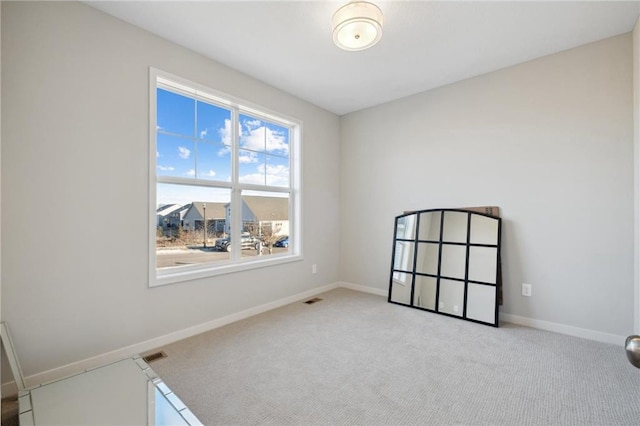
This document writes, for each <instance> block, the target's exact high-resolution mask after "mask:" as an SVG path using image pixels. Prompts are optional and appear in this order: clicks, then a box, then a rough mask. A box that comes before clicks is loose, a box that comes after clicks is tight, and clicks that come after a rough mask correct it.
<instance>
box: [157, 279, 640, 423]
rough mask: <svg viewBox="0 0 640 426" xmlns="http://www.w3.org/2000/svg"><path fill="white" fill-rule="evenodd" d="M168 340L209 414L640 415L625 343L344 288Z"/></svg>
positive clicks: (311, 418)
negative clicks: (422, 307) (455, 313)
mask: <svg viewBox="0 0 640 426" xmlns="http://www.w3.org/2000/svg"><path fill="white" fill-rule="evenodd" d="M319 297H321V298H322V299H324V300H323V301H321V302H318V303H315V304H312V305H307V304H304V303H302V302H299V303H295V304H292V305H288V306H285V307H283V308H280V309H276V310H273V311H270V312H267V313H264V314H261V315H258V316H255V317H252V318H249V319H246V320H243V321H239V322H237V323H233V324H230V325H228V326H225V327H222V328H219V329H216V330H213V331H210V332H208V333H204V334H201V335H198V336H194V337H192V338H190V339H186V340H184V341H181V342H178V343H175V344H172V345H169V346H165V347H163V348H161V349H162V350H163V351H165V352H166V353H167V355H168V357H167V358H165V359H160V360H158V361H155V362H153V364H152V365H151V366H152V367H153V369H154V370H155V371H156V372H157V373H158V374H159V375H160V376H161V377H162V378H163V380H164V381H165V382H166V383H167V385H168V386H169V387H171V389H172V390H173V391H174V392H175V393H176V394H177V395H178V396H179V397H180V398H181V399H182V400H183V401H184V402H185V403H186V404H187V405H188V406H189V407H190V408H191V410H192V411H193V412H194V414H196V416H198V417H199V418H200V420H201V421H202V422H203V423H204V424H206V425H216V424H218V425H257V424H278V425H289V424H299V425H312V424H332V425H334V424H335V425H340V424H344V425H391V424H434V425H449V424H468V425H477V424H491V425H528V424H530V425H584V424H598V425H625V424H626V425H638V424H640V370H638V369H636V368H634V367H633V366H631V364H629V362H628V361H627V360H626V358H625V353H624V349H623V343H624V342H621V343H620V345H619V346H615V345H607V344H602V343H597V342H593V341H589V340H584V339H579V338H573V337H569V336H565V335H561V334H556V333H551V332H545V331H541V330H535V329H531V328H526V327H519V326H515V325H511V324H504V325H503V326H501V327H500V328H498V329H496V328H492V327H487V326H483V325H478V324H474V323H469V322H466V321H461V320H457V319H453V318H447V317H444V316H440V315H436V314H431V313H427V312H423V311H418V310H414V309H410V308H406V307H402V306H397V305H392V304H388V303H386V300H385V299H384V298H382V297H379V296H373V295H369V294H364V293H359V292H354V291H350V290H346V289H337V290H333V291H330V292H327V293H324V294H322V295H320V296H319Z"/></svg>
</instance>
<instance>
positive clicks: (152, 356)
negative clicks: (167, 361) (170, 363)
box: [142, 351, 167, 364]
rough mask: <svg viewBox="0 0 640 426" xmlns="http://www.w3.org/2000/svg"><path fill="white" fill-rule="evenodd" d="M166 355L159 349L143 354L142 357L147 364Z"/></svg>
mask: <svg viewBox="0 0 640 426" xmlns="http://www.w3.org/2000/svg"><path fill="white" fill-rule="evenodd" d="M166 357H167V354H166V353H164V352H162V351H160V352H155V353H152V354H149V355H146V356H143V357H142V359H143V360H144V361H145V362H146V363H147V364H148V363H150V362H153V361H155V360H158V359H160V358H166Z"/></svg>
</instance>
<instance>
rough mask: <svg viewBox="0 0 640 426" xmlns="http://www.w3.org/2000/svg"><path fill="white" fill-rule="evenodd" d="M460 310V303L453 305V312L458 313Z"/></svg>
mask: <svg viewBox="0 0 640 426" xmlns="http://www.w3.org/2000/svg"><path fill="white" fill-rule="evenodd" d="M458 311H459V308H458V305H453V312H455V313H456V314H457V313H458Z"/></svg>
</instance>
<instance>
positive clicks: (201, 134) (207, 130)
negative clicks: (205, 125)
mask: <svg viewBox="0 0 640 426" xmlns="http://www.w3.org/2000/svg"><path fill="white" fill-rule="evenodd" d="M207 133H209V129H204V130H201V131H200V139H204V138H206V137H207Z"/></svg>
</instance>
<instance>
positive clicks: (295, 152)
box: [148, 67, 303, 287]
mask: <svg viewBox="0 0 640 426" xmlns="http://www.w3.org/2000/svg"><path fill="white" fill-rule="evenodd" d="M159 86H160V87H163V86H164V87H170V88H171V90H172V91H174V92H176V91H177V92H178V93H180V92H182V93H183V94H184V95H186V96H189V97H191V98H196V99H198V98H199V99H203V100H206V101H207V102H209V103H213V104H218V105H220V106H223V107H224V108H228V109H231V111H232V114H231V118H232V125H231V128H232V133H233V137H232V138H233V142H232V152H231V156H232V166H231V170H232V176H233V178H232V182H229V183H227V184H225V183H223V182H212V183H211V185H210V186H212V187H217V188H225V187H226V188H229V189H230V190H231V206H232V209H231V214H232V219H231V223H232V232H231V235H232V238H237V239H240V238H241V237H240V235H241V231H240V230H241V226H242V217H241V210H242V209H241V208H233V206H241V205H242V197H241V194H242V191H243V190H255V191H263V192H280V193H288V194H289V241H290V244H289V248H288V251H287V253H282V254H272V255H269V256H255V257H253V256H251V257H244V258H243V257H242V256H241V244H233V243H232V251H231V253H230V254H231V256H230V259H229V260H228V261H222V262H216V263H207V264H199V265H189V266H184V267H179V268H168V269H157V267H156V229H157V227H156V190H157V185H158V183H180V182H182V183H185V184H190V183H191V184H193V183H194V182H190V180H188V179H182V178H174V177H158V176H157V173H156V161H157V159H156V152H157V151H156V146H157V123H156V120H157V111H156V105H157V99H156V90H157V88H158V87H159ZM240 114H249V115H251V116H255V117H257V118H260V119H264V120H267V121H269V122H274V123H276V124H280V125H284V126H287V127H289V128H290V129H291V131H290V135H289V164H290V167H289V179H290V187H288V188H283V187H272V186H265V185H255V184H241V183H239V182H238V155H237V149H238V145H239V140H238V139H239V135H238V134H237V133H238V130H237V129H238V120H239V115H240ZM301 160H302V122H300V121H299V120H297V119H295V118H292V117H289V116H287V115H285V114H281V113H278V112H274V111H271V110H269V109H268V108H264V107H262V106H259V105H254V104H251V103H250V102H246V101H243V100H241V99H238V98H235V97H234V96H231V95H228V94H226V93H222V92H220V91H217V90H214V89H211V88H209V87H206V86H203V85H200V84H198V83H195V82H192V81H188V80H186V79H184V78H181V77H178V76H176V75H173V74H170V73H167V72H164V71H161V70H159V69H156V68H153V67H150V68H149V206H148V210H149V280H148V281H149V287H155V286H160V285H165V284H172V283H178V282H184V281H190V280H195V279H201V278H207V277H212V276H216V275H222V274H228V273H233V272H240V271H246V270H250V269H256V268H264V267H268V266H273V265H279V264H283V263H289V262H295V261H300V260H303V255H302V194H301V188H302V161H301ZM198 184H199V185H200V182H199V183H198ZM205 186H206V185H205ZM234 235H235V236H234Z"/></svg>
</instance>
